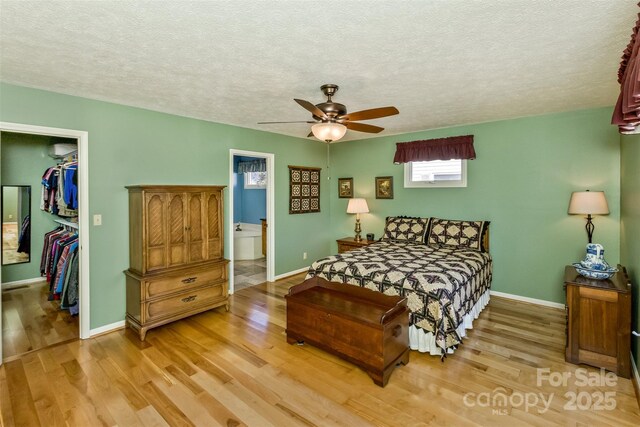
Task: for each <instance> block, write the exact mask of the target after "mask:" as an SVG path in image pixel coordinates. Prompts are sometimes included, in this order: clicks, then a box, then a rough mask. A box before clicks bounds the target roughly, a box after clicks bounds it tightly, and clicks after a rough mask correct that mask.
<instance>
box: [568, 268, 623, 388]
mask: <svg viewBox="0 0 640 427" xmlns="http://www.w3.org/2000/svg"><path fill="white" fill-rule="evenodd" d="M618 270H619V271H618V272H617V273H616V274H615V275H614V276H613V277H612V278H611V279H609V280H594V279H588V278H586V277H583V276H581V275H579V274H578V272H577V271H576V269H575V268H574V267H572V266H567V267H565V270H564V287H565V290H566V296H567V303H566V306H565V307H566V310H567V346H566V350H565V360H566V361H567V362H571V363H575V364H579V363H584V364H586V365H591V366H596V367H600V368H605V369H607V370H609V371H612V372H614V373H616V374H617V375H620V376H621V377H624V378H629V377H630V375H631V362H630V359H629V351H630V345H631V283H630V282H629V277H628V276H627V271H626V269H625V268H624V267H622V266H621V265H618Z"/></svg>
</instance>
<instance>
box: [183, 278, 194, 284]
mask: <svg viewBox="0 0 640 427" xmlns="http://www.w3.org/2000/svg"><path fill="white" fill-rule="evenodd" d="M196 279H197V277H187V278H186V279H183V280H182V283H193V282H195V281H196Z"/></svg>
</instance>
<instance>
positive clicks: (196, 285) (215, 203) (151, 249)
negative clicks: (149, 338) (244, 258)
mask: <svg viewBox="0 0 640 427" xmlns="http://www.w3.org/2000/svg"><path fill="white" fill-rule="evenodd" d="M224 188H225V187H224V186H190V185H189V186H187V185H180V186H176V185H135V186H128V187H127V189H128V190H129V269H128V270H126V271H125V275H126V286H127V324H128V325H129V326H130V327H132V328H133V329H135V330H137V331H138V333H139V335H140V339H141V340H144V339H145V335H146V333H147V331H148V330H149V329H151V328H155V327H156V326H161V325H164V324H166V323H169V322H173V321H175V320H178V319H182V318H185V317H187V316H191V315H193V314H196V313H200V312H203V311H206V310H209V309H212V308H216V307H220V306H225V308H226V309H227V310H229V294H228V276H227V264H228V262H229V261H228V260H226V259H224V220H223V218H224V209H223V189H224Z"/></svg>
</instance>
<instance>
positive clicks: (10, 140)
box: [0, 131, 80, 359]
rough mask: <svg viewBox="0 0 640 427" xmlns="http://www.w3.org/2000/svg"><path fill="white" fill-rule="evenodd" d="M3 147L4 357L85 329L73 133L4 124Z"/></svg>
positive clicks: (0, 147) (71, 336)
mask: <svg viewBox="0 0 640 427" xmlns="http://www.w3.org/2000/svg"><path fill="white" fill-rule="evenodd" d="M0 150H1V155H2V157H1V161H2V165H1V167H2V172H1V181H2V188H3V197H2V210H3V228H2V244H3V253H2V255H3V256H2V344H3V345H2V353H3V354H2V356H3V359H6V358H8V357H11V356H13V355H17V354H22V353H25V352H28V351H32V350H36V349H40V348H44V347H47V346H50V345H53V344H57V343H60V342H65V341H68V340H72V339H78V337H79V335H80V333H79V314H80V304H79V303H80V301H79V294H80V292H79V287H80V279H79V269H80V255H79V254H80V251H79V240H78V237H79V232H80V230H79V227H78V209H79V205H78V198H79V197H78V181H79V175H78V161H77V140H75V139H71V138H61V137H53V136H45V135H32V134H25V133H13V132H4V131H3V132H1V133H0ZM13 188H17V189H19V190H18V192H17V193H16V194H17V196H16V199H17V202H15V208H14V207H13V206H14V205H13V204H14V197H13V196H12V191H13ZM5 189H6V191H5ZM5 212H6V215H5ZM14 230H19V231H18V232H17V233H16V232H14ZM16 234H17V240H15V236H16ZM14 240H15V241H14ZM16 243H17V244H16ZM14 252H15V254H17V255H15V254H14ZM12 260H13V261H12ZM15 260H18V261H15Z"/></svg>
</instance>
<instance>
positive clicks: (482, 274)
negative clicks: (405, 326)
mask: <svg viewBox="0 0 640 427" xmlns="http://www.w3.org/2000/svg"><path fill="white" fill-rule="evenodd" d="M491 269H492V262H491V256H490V255H489V254H488V253H483V252H479V251H475V250H471V249H460V248H455V247H452V246H437V247H432V246H427V245H424V244H411V243H401V242H392V241H386V242H377V243H374V244H372V245H369V246H366V247H364V248H362V249H359V250H355V251H350V252H345V253H342V254H339V255H333V256H330V257H327V258H323V259H320V260H318V261H316V262H314V263H313V264H312V265H311V267H310V268H309V272H308V273H307V277H306V278H307V279H308V278H310V277H314V276H318V277H321V278H323V279H326V280H329V281H333V282H342V283H349V284H352V285H359V286H362V287H366V288H369V289H373V290H375V291H379V292H383V293H385V294H388V295H402V296H405V297H406V298H407V302H408V306H409V308H410V310H411V315H410V319H409V324H410V325H415V326H416V327H417V328H420V329H423V330H424V331H426V332H431V333H432V334H434V335H435V337H436V344H437V345H438V347H440V348H442V349H443V350H445V352H444V353H445V354H446V350H447V349H448V348H451V347H454V346H456V345H458V344H460V342H461V341H462V339H461V338H460V336H459V335H458V333H457V332H456V328H457V327H458V326H459V325H460V323H461V322H462V319H463V316H464V315H465V314H466V313H468V312H469V311H470V310H471V308H472V307H473V306H474V305H475V303H476V302H477V301H478V299H479V298H480V296H481V295H482V294H483V293H484V292H486V291H487V290H488V289H489V288H490V287H491Z"/></svg>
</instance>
